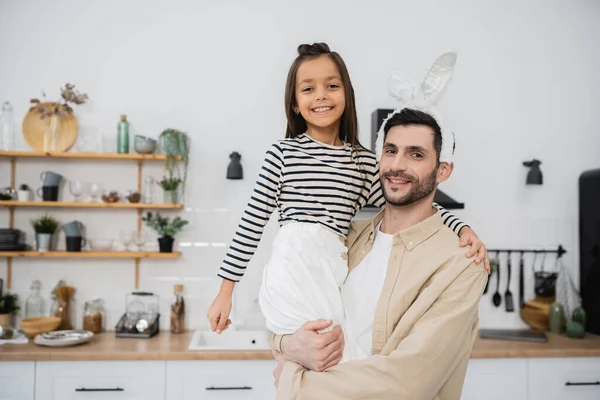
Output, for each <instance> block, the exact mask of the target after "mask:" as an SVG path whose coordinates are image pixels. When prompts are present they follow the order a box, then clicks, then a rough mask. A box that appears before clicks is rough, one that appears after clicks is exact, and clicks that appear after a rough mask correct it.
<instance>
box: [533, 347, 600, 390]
mask: <svg viewBox="0 0 600 400" xmlns="http://www.w3.org/2000/svg"><path fill="white" fill-rule="evenodd" d="M528 361H529V398H528V399H529V400H559V399H561V400H562V399H569V400H598V399H600V358H585V357H583V358H533V359H529V360H528Z"/></svg>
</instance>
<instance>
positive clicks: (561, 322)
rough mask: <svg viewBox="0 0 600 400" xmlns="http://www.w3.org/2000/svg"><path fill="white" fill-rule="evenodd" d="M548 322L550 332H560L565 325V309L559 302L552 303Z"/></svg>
mask: <svg viewBox="0 0 600 400" xmlns="http://www.w3.org/2000/svg"><path fill="white" fill-rule="evenodd" d="M548 324H549V326H550V332H552V333H557V334H560V333H562V331H563V328H564V326H565V311H564V308H563V306H562V304H560V303H559V302H557V301H555V302H554V303H552V304H550V314H549V315H548Z"/></svg>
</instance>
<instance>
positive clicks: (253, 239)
mask: <svg viewBox="0 0 600 400" xmlns="http://www.w3.org/2000/svg"><path fill="white" fill-rule="evenodd" d="M283 165H284V156H283V151H282V149H281V147H280V146H279V144H277V143H275V144H273V145H271V147H270V148H269V150H268V151H267V154H266V156H265V161H264V163H263V166H262V168H261V170H260V172H259V174H258V179H257V180H256V184H255V185H254V191H253V192H252V195H251V196H250V200H249V201H248V205H247V206H246V210H245V211H244V214H243V215H242V217H241V219H240V223H239V225H238V228H237V230H236V232H235V235H234V236H233V239H232V242H231V244H230V246H229V249H228V250H227V254H226V255H225V259H224V260H223V263H222V264H221V268H220V269H219V273H218V274H217V275H218V276H220V277H221V278H223V279H227V280H230V281H233V282H238V281H239V280H240V279H241V278H242V276H243V275H244V272H245V271H246V267H247V266H248V263H249V262H250V259H251V258H252V256H253V255H254V253H255V252H256V249H257V247H258V244H259V242H260V239H261V236H262V233H263V231H264V228H265V225H267V222H269V218H270V217H271V214H272V213H273V211H274V210H275V208H276V207H277V202H278V196H279V189H280V182H281V177H282V169H283Z"/></svg>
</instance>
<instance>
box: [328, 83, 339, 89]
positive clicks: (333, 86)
mask: <svg viewBox="0 0 600 400" xmlns="http://www.w3.org/2000/svg"><path fill="white" fill-rule="evenodd" d="M329 87H330V88H331V89H338V88H339V87H340V85H337V84H335V83H332V84H331V85H329Z"/></svg>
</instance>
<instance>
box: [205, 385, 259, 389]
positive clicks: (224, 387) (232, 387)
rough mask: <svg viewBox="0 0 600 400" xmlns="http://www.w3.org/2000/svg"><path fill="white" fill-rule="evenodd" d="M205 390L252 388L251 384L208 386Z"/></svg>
mask: <svg viewBox="0 0 600 400" xmlns="http://www.w3.org/2000/svg"><path fill="white" fill-rule="evenodd" d="M206 390H252V386H216V387H215V386H210V387H207V388H206Z"/></svg>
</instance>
